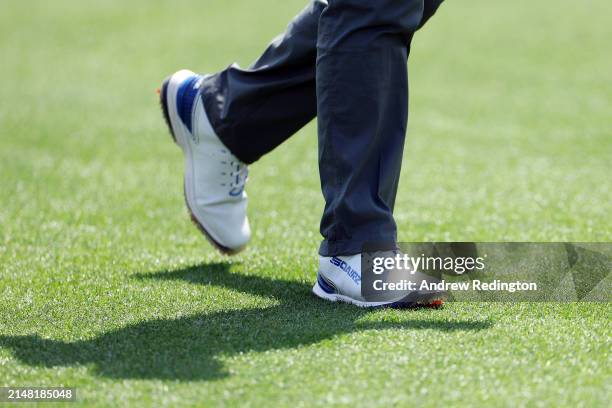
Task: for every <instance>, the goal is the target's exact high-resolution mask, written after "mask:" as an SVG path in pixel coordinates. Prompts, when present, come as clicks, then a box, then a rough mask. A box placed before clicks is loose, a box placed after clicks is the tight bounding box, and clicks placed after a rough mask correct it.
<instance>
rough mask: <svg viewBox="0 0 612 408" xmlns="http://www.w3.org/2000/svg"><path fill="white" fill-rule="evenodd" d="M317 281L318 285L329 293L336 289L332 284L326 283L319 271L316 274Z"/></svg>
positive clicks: (334, 291)
mask: <svg viewBox="0 0 612 408" xmlns="http://www.w3.org/2000/svg"><path fill="white" fill-rule="evenodd" d="M317 282H318V283H319V286H320V287H321V289H323V291H324V292H326V293H329V294H332V293H336V289H335V288H334V287H333V286H332V285H330V284H329V283H327V281H326V280H325V278H323V276H321V274H320V273H318V274H317Z"/></svg>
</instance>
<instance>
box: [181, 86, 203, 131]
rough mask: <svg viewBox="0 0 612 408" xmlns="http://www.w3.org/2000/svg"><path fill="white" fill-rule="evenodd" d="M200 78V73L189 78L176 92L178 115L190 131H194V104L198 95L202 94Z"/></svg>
mask: <svg viewBox="0 0 612 408" xmlns="http://www.w3.org/2000/svg"><path fill="white" fill-rule="evenodd" d="M200 78H201V76H200V75H194V76H192V77H190V78H187V79H186V80H184V81H183V83H182V84H181V86H180V87H179V89H178V92H177V94H176V108H177V111H178V115H179V117H180V118H181V120H182V121H183V123H184V124H185V126H187V129H189V131H190V132H192V124H191V115H192V113H193V105H194V104H195V101H196V97H197V96H198V95H199V94H200V87H199V84H198V81H199V80H200Z"/></svg>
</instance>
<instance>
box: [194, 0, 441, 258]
mask: <svg viewBox="0 0 612 408" xmlns="http://www.w3.org/2000/svg"><path fill="white" fill-rule="evenodd" d="M442 1H443V0H329V1H326V0H313V1H312V2H311V3H310V4H309V5H308V6H307V7H306V8H305V9H304V10H303V11H302V12H301V13H300V14H299V15H298V16H297V17H295V19H294V20H293V21H292V22H291V23H290V24H289V26H288V27H287V30H286V31H285V33H283V34H281V35H280V36H279V37H277V38H276V39H275V40H274V41H273V42H272V43H271V44H270V45H269V47H268V48H267V49H266V50H265V52H264V53H263V55H262V56H261V57H260V58H259V59H258V60H257V61H256V62H255V63H254V64H253V65H252V66H251V67H250V68H248V69H241V68H239V67H238V66H235V65H232V66H230V67H228V68H227V69H225V70H223V71H221V72H219V73H217V74H215V75H212V76H210V77H208V78H207V79H206V80H205V81H204V83H203V85H202V96H203V99H204V105H205V107H206V111H207V113H208V116H209V118H210V121H211V123H212V126H213V128H214V129H215V131H216V133H217V135H218V136H219V137H220V139H221V141H222V142H223V143H224V144H225V145H226V146H227V147H228V148H229V149H230V151H232V153H234V155H235V156H237V157H238V158H239V159H241V160H242V161H244V162H246V163H252V162H254V161H256V160H257V159H259V158H260V157H261V156H262V155H264V154H266V153H268V152H269V151H271V150H272V149H274V148H275V147H276V146H278V145H280V144H281V143H282V142H283V141H285V140H286V139H288V138H289V137H290V136H291V135H293V134H294V133H295V132H297V131H298V130H299V129H300V128H302V127H303V126H305V125H306V124H307V123H308V122H310V121H311V120H312V119H313V118H315V117H317V118H318V134H319V173H320V178H321V188H322V191H323V196H324V198H325V203H326V205H325V210H324V213H323V217H322V220H321V228H320V229H321V234H322V235H323V237H324V240H323V243H322V244H321V247H320V250H319V253H320V254H321V255H323V256H336V255H352V254H357V253H360V252H361V248H362V245H363V244H364V243H366V242H379V243H382V242H387V243H390V244H393V243H395V241H396V238H397V231H396V225H395V221H394V219H393V206H394V203H395V197H396V193H397V187H398V182H399V175H400V168H401V163H402V154H403V147H404V140H405V135H406V126H407V120H408V75H407V58H408V54H409V49H410V42H411V40H412V36H413V34H414V32H415V31H416V30H417V29H419V28H420V27H421V26H422V25H423V24H424V23H425V22H426V21H427V20H428V19H429V18H430V17H431V16H432V15H433V14H434V12H435V11H436V9H437V8H438V6H439V5H440V4H441V3H442Z"/></svg>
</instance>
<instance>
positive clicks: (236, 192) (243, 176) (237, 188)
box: [221, 150, 249, 197]
mask: <svg viewBox="0 0 612 408" xmlns="http://www.w3.org/2000/svg"><path fill="white" fill-rule="evenodd" d="M222 152H223V153H226V154H227V156H228V157H227V159H225V160H223V161H222V163H223V164H224V165H225V171H223V172H222V173H221V175H223V176H226V177H228V182H227V183H222V184H221V185H222V186H227V187H229V189H230V190H229V192H228V194H229V195H230V196H231V197H238V196H240V195H242V192H243V191H244V187H245V185H246V182H247V179H248V177H249V168H248V167H247V165H246V164H244V163H242V162H241V161H239V160H238V159H236V158H235V157H233V155H232V154H231V153H229V152H228V151H227V150H223V151H222Z"/></svg>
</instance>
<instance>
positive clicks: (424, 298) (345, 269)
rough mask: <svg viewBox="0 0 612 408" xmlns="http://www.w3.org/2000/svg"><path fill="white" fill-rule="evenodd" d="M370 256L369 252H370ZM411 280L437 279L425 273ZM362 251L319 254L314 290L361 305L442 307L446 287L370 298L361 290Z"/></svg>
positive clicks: (418, 281) (410, 277) (330, 297)
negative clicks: (340, 254)
mask: <svg viewBox="0 0 612 408" xmlns="http://www.w3.org/2000/svg"><path fill="white" fill-rule="evenodd" d="M366 256H367V255H366ZM406 277H407V278H408V279H410V280H411V281H414V282H417V283H420V281H422V280H427V281H428V282H431V281H436V279H435V278H432V277H429V276H426V275H425V274H423V273H420V272H416V273H415V274H412V275H408V276H406ZM361 278H362V274H361V254H357V255H351V256H334V257H325V256H319V272H318V274H317V281H316V283H315V284H314V287H313V288H312V292H313V293H314V294H315V295H316V296H318V297H320V298H322V299H325V300H328V301H331V302H346V303H351V304H353V305H356V306H359V307H395V308H414V307H439V306H442V304H443V303H444V300H445V299H446V298H447V296H448V294H447V293H446V292H443V291H424V290H414V291H403V292H402V293H398V294H397V295H394V296H395V298H391V299H387V300H386V301H381V302H371V301H367V300H366V299H365V298H364V297H363V296H362V293H361Z"/></svg>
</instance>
